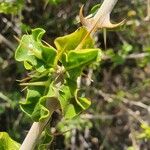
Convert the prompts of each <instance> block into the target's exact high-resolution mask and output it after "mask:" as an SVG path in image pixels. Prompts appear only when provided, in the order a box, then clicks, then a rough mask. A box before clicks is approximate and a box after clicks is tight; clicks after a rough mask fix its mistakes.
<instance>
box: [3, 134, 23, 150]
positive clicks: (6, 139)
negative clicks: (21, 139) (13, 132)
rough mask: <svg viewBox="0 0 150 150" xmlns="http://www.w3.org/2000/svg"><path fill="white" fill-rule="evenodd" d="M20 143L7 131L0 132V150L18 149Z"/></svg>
mask: <svg viewBox="0 0 150 150" xmlns="http://www.w3.org/2000/svg"><path fill="white" fill-rule="evenodd" d="M19 147H20V144H19V143H17V142H16V141H14V140H13V139H11V138H10V136H9V135H8V133H6V132H0V150H19Z"/></svg>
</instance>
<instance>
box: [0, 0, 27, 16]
mask: <svg viewBox="0 0 150 150" xmlns="http://www.w3.org/2000/svg"><path fill="white" fill-rule="evenodd" d="M23 5H24V1H23V0H15V1H9V2H8V1H6V2H5V1H2V2H0V13H5V14H17V13H19V12H20V11H21V9H22V7H23Z"/></svg>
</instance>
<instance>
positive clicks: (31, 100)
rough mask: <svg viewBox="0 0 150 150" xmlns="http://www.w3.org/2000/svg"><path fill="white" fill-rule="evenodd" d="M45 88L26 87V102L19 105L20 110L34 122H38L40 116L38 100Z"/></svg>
mask: <svg viewBox="0 0 150 150" xmlns="http://www.w3.org/2000/svg"><path fill="white" fill-rule="evenodd" d="M44 91H45V87H37V86H34V87H33V86H31V87H28V90H27V96H26V101H25V102H21V103H20V107H21V109H22V110H23V111H24V112H25V113H26V114H27V115H28V116H29V117H31V119H33V120H34V121H38V120H39V118H40V117H41V115H40V108H41V107H40V104H39V102H40V98H41V97H42V96H43V95H44Z"/></svg>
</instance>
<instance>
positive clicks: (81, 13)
mask: <svg viewBox="0 0 150 150" xmlns="http://www.w3.org/2000/svg"><path fill="white" fill-rule="evenodd" d="M83 7H84V5H82V6H81V8H80V12H79V18H80V22H81V24H82V25H85V24H86V19H85V17H84V16H83Z"/></svg>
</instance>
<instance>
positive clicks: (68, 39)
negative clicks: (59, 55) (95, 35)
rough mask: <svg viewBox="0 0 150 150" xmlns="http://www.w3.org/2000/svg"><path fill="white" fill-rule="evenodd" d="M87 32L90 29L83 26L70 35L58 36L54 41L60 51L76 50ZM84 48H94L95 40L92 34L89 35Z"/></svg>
mask: <svg viewBox="0 0 150 150" xmlns="http://www.w3.org/2000/svg"><path fill="white" fill-rule="evenodd" d="M87 34H88V31H87V30H86V28H84V27H81V28H79V29H78V30H76V31H75V32H73V33H71V34H69V35H66V36H63V37H58V38H56V39H55V41H54V43H55V45H56V48H57V50H59V51H63V52H66V51H70V50H74V49H76V47H77V46H78V45H79V44H80V42H81V41H82V40H83V38H84V37H85V36H86V35H87ZM82 48H83V49H86V48H94V42H93V40H92V38H91V37H90V36H88V37H87V39H86V41H85V42H84V44H83V47H82Z"/></svg>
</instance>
